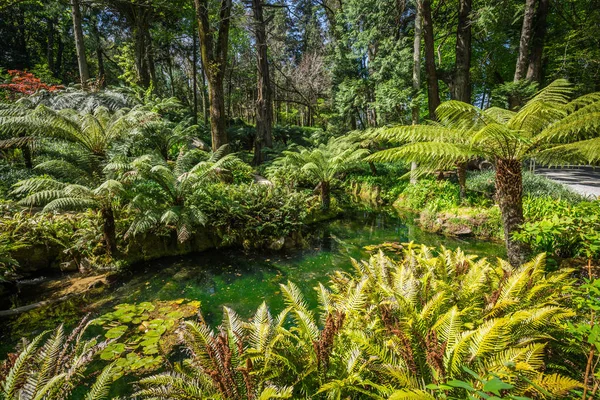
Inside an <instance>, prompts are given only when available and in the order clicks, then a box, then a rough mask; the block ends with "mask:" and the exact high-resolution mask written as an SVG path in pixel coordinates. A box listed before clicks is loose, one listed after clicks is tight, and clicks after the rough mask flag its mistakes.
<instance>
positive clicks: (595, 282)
mask: <svg viewBox="0 0 600 400" xmlns="http://www.w3.org/2000/svg"><path fill="white" fill-rule="evenodd" d="M591 268H592V265H591V262H589V263H588V274H589V275H588V278H586V279H585V280H584V282H583V284H582V285H580V286H578V287H575V288H573V290H572V296H573V297H572V298H573V306H574V309H575V310H576V311H577V313H578V315H580V316H581V318H580V319H579V320H577V321H573V322H569V323H568V324H567V332H568V333H569V336H568V341H569V342H570V343H571V344H572V345H573V346H574V348H576V349H577V350H578V351H579V353H580V354H582V355H585V356H586V357H587V366H586V367H589V368H586V370H585V373H584V374H585V375H584V382H585V383H587V384H588V385H589V386H588V390H589V388H592V390H591V392H592V393H591V396H594V392H595V391H596V390H597V389H596V387H597V385H598V380H599V379H600V375H599V372H600V371H599V370H598V360H599V359H600V356H599V354H600V324H598V322H597V315H598V312H599V311H600V279H594V278H592V277H591V276H592V275H591ZM582 397H583V396H582Z"/></svg>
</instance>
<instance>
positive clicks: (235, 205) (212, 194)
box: [192, 183, 311, 248]
mask: <svg viewBox="0 0 600 400" xmlns="http://www.w3.org/2000/svg"><path fill="white" fill-rule="evenodd" d="M192 202H193V204H195V205H196V206H197V207H198V208H199V209H200V210H202V212H203V213H204V214H205V215H206V219H207V221H210V222H209V223H210V226H211V227H212V228H214V229H215V231H216V233H217V235H218V236H219V238H220V240H221V241H222V243H223V244H232V243H242V244H243V245H244V247H247V248H249V247H260V246H263V245H265V244H268V243H270V242H271V241H272V240H274V239H279V238H282V237H287V236H289V235H292V234H294V233H297V232H299V231H301V229H302V227H303V222H304V220H305V218H306V216H307V215H308V213H309V212H310V210H311V207H310V203H309V202H308V198H307V196H306V195H305V194H303V193H301V192H289V191H287V190H285V189H284V188H279V187H268V186H265V185H254V184H250V185H226V184H222V183H218V184H210V185H207V186H205V187H204V188H203V189H202V190H201V191H197V192H196V193H195V194H194V197H193V200H192Z"/></svg>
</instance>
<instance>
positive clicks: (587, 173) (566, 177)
mask: <svg viewBox="0 0 600 400" xmlns="http://www.w3.org/2000/svg"><path fill="white" fill-rule="evenodd" d="M535 173H536V174H540V175H544V176H545V177H547V178H550V179H552V180H553V181H556V182H559V183H562V184H565V185H567V186H568V187H570V188H571V189H573V190H574V191H576V192H577V193H581V194H583V195H584V196H590V197H599V196H600V167H596V168H593V167H569V168H536V169H535Z"/></svg>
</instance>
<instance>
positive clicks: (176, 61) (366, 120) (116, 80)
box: [0, 0, 600, 161]
mask: <svg viewBox="0 0 600 400" xmlns="http://www.w3.org/2000/svg"><path fill="white" fill-rule="evenodd" d="M0 67H1V69H0V74H2V76H0V79H3V80H4V81H6V82H7V81H10V76H8V71H10V70H27V71H30V72H33V73H34V75H35V76H36V77H38V78H40V79H41V80H42V81H43V82H45V83H48V84H63V85H72V84H73V83H79V82H83V84H84V85H86V86H88V87H89V88H90V89H92V90H94V89H97V88H100V87H104V86H107V85H110V86H122V85H127V86H139V87H140V88H142V89H148V88H150V90H151V91H152V92H154V93H155V94H157V95H159V96H161V97H167V96H173V97H177V98H178V99H179V100H181V102H182V103H183V104H185V105H186V106H187V107H188V108H189V110H190V113H191V115H192V116H193V117H194V118H195V119H196V120H197V121H198V122H199V123H200V124H204V126H206V127H207V129H208V126H209V121H211V122H212V126H211V131H212V142H213V148H217V147H219V146H220V145H222V144H223V143H227V141H228V138H227V132H226V129H227V127H230V126H232V125H234V124H236V123H237V124H239V123H241V122H242V121H243V122H244V123H247V124H251V125H255V124H256V126H257V130H258V132H259V133H260V135H259V138H263V139H264V140H263V142H262V143H258V144H255V146H259V147H258V148H260V146H261V145H263V144H266V145H267V146H268V145H269V144H270V140H271V128H270V127H271V126H273V125H282V126H283V125H302V126H318V127H322V128H325V129H327V130H329V131H332V132H344V131H347V130H352V129H364V128H369V127H374V126H382V125H385V124H390V123H407V124H409V123H412V122H415V121H417V120H419V119H426V118H434V117H435V114H434V110H435V108H436V107H437V105H439V103H440V101H444V100H446V99H451V98H453V99H458V100H462V101H465V102H470V103H472V104H475V105H477V106H479V107H487V106H490V105H502V106H507V107H512V108H515V107H518V106H519V104H520V103H522V101H523V99H525V98H527V97H528V96H529V95H530V94H531V93H533V92H534V91H535V84H539V85H541V86H544V85H545V84H547V83H549V82H551V81H553V80H555V79H557V78H567V79H568V80H570V81H571V82H573V83H574V84H575V85H576V88H577V91H578V92H580V93H587V92H592V91H598V90H600V3H599V2H598V0H431V1H430V0H269V1H264V2H261V1H260V0H248V1H237V0H236V1H232V0H196V1H195V2H194V1H193V0H70V1H69V0H3V4H2V5H0ZM82 80H83V81H82ZM263 126H265V127H264V128H263ZM263 131H264V132H263ZM259 142H260V141H259ZM256 148H257V147H255V149H256ZM258 153H259V154H260V152H258ZM258 161H260V160H258Z"/></svg>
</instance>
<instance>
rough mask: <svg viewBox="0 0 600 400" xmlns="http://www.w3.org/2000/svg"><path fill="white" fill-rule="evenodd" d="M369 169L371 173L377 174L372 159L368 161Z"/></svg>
mask: <svg viewBox="0 0 600 400" xmlns="http://www.w3.org/2000/svg"><path fill="white" fill-rule="evenodd" d="M369 169H370V170H371V175H373V176H377V167H375V163H374V162H373V161H369Z"/></svg>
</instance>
